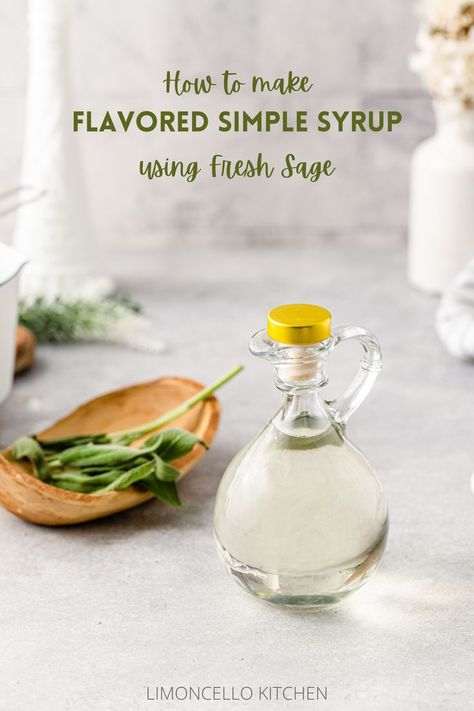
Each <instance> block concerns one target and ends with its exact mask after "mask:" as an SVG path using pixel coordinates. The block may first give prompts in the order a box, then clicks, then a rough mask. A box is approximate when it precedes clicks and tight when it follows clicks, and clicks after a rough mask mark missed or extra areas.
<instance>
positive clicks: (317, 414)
mask: <svg viewBox="0 0 474 711" xmlns="http://www.w3.org/2000/svg"><path fill="white" fill-rule="evenodd" d="M274 424H275V425H276V426H277V427H278V429H279V430H281V431H282V432H284V433H285V434H288V435H292V436H296V437H314V436H316V435H319V434H322V433H323V432H326V430H327V429H328V428H329V427H331V425H332V420H331V416H330V414H329V411H328V408H327V405H326V402H325V400H324V398H323V397H322V391H321V388H320V387H319V386H313V387H304V388H297V387H295V388H292V389H290V390H286V391H285V393H284V398H283V405H282V407H281V408H280V410H279V411H278V412H277V414H276V416H275V418H274Z"/></svg>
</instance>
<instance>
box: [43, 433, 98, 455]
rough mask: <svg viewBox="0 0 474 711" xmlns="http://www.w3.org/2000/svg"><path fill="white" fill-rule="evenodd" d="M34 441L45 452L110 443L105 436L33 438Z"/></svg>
mask: <svg viewBox="0 0 474 711" xmlns="http://www.w3.org/2000/svg"><path fill="white" fill-rule="evenodd" d="M35 439H36V441H37V442H38V443H39V444H40V445H41V447H43V449H44V450H46V451H47V450H51V449H52V450H57V449H59V450H61V449H64V448H69V447H79V446H83V445H86V444H107V443H108V442H110V437H109V436H108V435H107V434H94V435H71V436H70V437H59V438H58V439H40V438H38V437H35Z"/></svg>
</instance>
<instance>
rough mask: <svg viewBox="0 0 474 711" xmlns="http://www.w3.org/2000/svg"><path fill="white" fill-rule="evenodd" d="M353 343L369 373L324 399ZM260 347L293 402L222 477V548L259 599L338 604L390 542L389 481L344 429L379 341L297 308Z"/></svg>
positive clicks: (285, 311) (280, 315) (377, 361)
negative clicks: (334, 365)
mask: <svg viewBox="0 0 474 711" xmlns="http://www.w3.org/2000/svg"><path fill="white" fill-rule="evenodd" d="M348 339H351V340H352V339H356V340H358V341H359V342H360V343H361V345H362V349H363V355H362V359H361V362H360V367H359V370H358V372H357V374H356V376H355V377H354V380H353V381H352V383H351V384H350V385H349V387H348V388H347V390H346V391H345V392H344V393H343V394H342V395H341V396H340V397H338V398H337V399H335V400H331V401H328V400H325V399H324V397H323V386H324V385H325V384H326V383H327V377H326V363H327V359H328V356H329V354H330V353H331V352H332V351H333V350H334V348H336V347H337V346H338V345H339V344H340V343H342V342H343V341H347V340H348ZM250 351H251V353H253V354H254V355H256V356H258V357H259V358H263V359H264V360H267V361H269V362H270V363H271V364H272V365H273V367H274V368H275V372H276V386H277V387H278V388H279V390H281V391H282V392H283V403H282V406H281V407H280V409H279V410H278V411H277V413H276V414H275V415H274V417H273V418H272V419H271V420H270V422H269V424H267V425H266V426H265V427H264V428H263V430H261V431H260V432H259V433H258V434H257V435H256V436H255V438H254V439H253V440H252V441H251V442H250V443H249V444H248V445H247V446H245V447H244V448H243V449H242V450H241V451H240V452H238V453H237V455H236V456H235V457H234V459H233V460H232V461H231V463H230V464H229V466H228V468H227V470H226V472H225V474H224V476H223V478H222V480H221V482H220V485H219V488H218V492H217V496H216V503H215V510H214V533H215V538H216V542H217V546H218V549H219V551H220V553H221V556H222V558H223V561H224V563H225V566H226V568H227V570H228V572H229V573H230V574H231V576H233V577H234V578H235V580H236V581H238V582H239V583H240V584H241V585H242V586H243V587H244V588H245V589H246V590H247V591H248V592H250V593H252V594H253V595H255V596H257V597H258V598H260V599H262V600H265V601H267V602H270V603H276V604H280V605H287V606H300V607H323V606H326V605H332V604H334V603H337V602H339V601H340V600H342V599H343V598H344V597H346V596H347V595H348V594H349V593H351V592H353V591H354V590H356V589H357V588H359V587H360V586H361V585H362V584H363V583H364V582H365V581H366V580H367V579H368V578H369V577H370V575H371V574H372V573H373V572H374V571H375V569H376V567H377V565H378V563H379V561H380V558H381V556H382V554H383V551H384V548H385V542H386V538H387V532H388V512H387V505H386V501H385V496H384V493H383V489H382V485H381V483H380V481H379V479H378V477H377V475H376V473H375V471H374V469H373V468H372V466H371V465H370V463H369V462H368V460H367V459H366V457H365V456H364V455H363V454H362V452H361V451H360V450H359V449H357V447H355V446H354V445H353V444H352V443H351V442H350V441H349V440H348V439H347V436H346V432H345V426H346V422H347V420H348V418H349V417H350V415H351V414H352V413H353V412H354V410H356V408H358V407H359V405H360V404H361V403H362V402H363V400H364V399H365V398H366V397H367V395H368V393H369V391H370V390H371V388H372V386H373V384H374V381H375V379H376V377H377V375H378V373H379V371H380V369H381V366H382V356H381V351H380V346H379V343H378V341H377V339H376V338H375V336H374V335H373V334H371V333H370V332H369V331H367V330H366V329H364V328H361V327H359V326H350V325H346V326H340V327H338V328H334V329H333V330H332V332H331V314H330V313H329V311H327V310H326V309H324V308H322V307H320V306H313V305H310V304H289V305H286V306H279V307H277V308H275V309H273V310H272V311H270V313H269V314H268V322H267V330H263V331H259V332H258V333H256V334H255V336H253V338H252V339H251V341H250Z"/></svg>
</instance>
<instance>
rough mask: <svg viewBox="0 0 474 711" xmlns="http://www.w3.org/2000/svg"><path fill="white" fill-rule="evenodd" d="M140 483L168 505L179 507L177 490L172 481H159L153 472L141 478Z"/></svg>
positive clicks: (180, 505)
mask: <svg viewBox="0 0 474 711" xmlns="http://www.w3.org/2000/svg"><path fill="white" fill-rule="evenodd" d="M140 484H143V485H144V486H145V487H146V488H147V489H148V490H149V491H151V492H152V494H154V495H155V496H156V498H157V499H159V500H160V501H162V502H163V503H164V504H168V506H174V507H175V508H181V507H182V503H181V501H180V498H179V494H178V490H177V488H176V484H175V482H174V481H160V480H159V479H157V478H156V476H155V475H154V474H151V475H150V476H147V477H146V478H145V479H142V481H141V482H140Z"/></svg>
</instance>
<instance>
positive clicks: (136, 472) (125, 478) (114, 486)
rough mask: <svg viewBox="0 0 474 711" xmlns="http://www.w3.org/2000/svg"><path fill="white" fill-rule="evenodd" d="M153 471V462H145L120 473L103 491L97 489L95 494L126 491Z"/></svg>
mask: <svg viewBox="0 0 474 711" xmlns="http://www.w3.org/2000/svg"><path fill="white" fill-rule="evenodd" d="M154 469H155V463H154V462H145V463H144V464H140V465H139V466H138V467H134V468H133V469H130V470H129V471H126V472H121V474H120V476H118V477H116V478H115V479H114V481H112V482H111V483H110V484H109V485H108V486H106V487H104V488H103V489H99V490H98V492H97V493H101V494H102V493H104V492H106V491H121V490H122V489H128V487H129V486H132V484H136V483H137V482H139V481H141V480H142V479H145V477H147V476H149V475H150V474H151V473H152V472H153V471H154Z"/></svg>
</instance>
